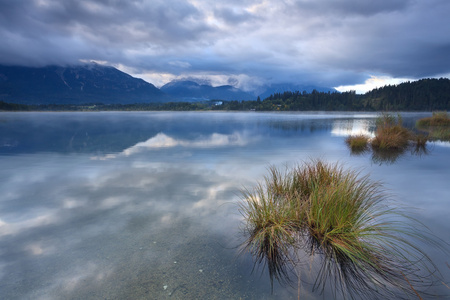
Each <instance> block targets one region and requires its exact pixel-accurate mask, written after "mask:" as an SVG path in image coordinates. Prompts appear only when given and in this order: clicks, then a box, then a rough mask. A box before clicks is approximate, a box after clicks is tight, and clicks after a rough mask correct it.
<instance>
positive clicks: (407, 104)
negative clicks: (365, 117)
mask: <svg viewBox="0 0 450 300" xmlns="http://www.w3.org/2000/svg"><path fill="white" fill-rule="evenodd" d="M363 101H364V102H365V103H366V105H368V106H370V107H372V109H374V110H416V111H434V110H450V80H449V79H448V78H439V79H435V78H425V79H420V80H417V81H412V82H410V81H407V82H403V83H400V84H398V85H387V86H384V87H380V88H377V89H373V90H371V91H370V92H367V93H366V94H364V96H363Z"/></svg>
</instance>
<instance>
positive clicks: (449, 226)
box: [0, 112, 450, 299]
mask: <svg viewBox="0 0 450 300" xmlns="http://www.w3.org/2000/svg"><path fill="white" fill-rule="evenodd" d="M429 115H430V114H427V113H405V114H403V120H404V124H406V125H408V126H413V124H414V122H415V121H416V120H417V119H419V118H421V117H425V116H429ZM377 116H378V115H377V114H376V113H245V112H242V113H231V112H229V113H227V112H101V113H66V112H61V113H5V112H4V113H0V161H1V169H0V186H1V195H0V277H1V281H0V298H1V299H297V288H296V284H294V287H289V286H281V285H278V284H275V285H274V290H273V293H272V292H271V287H270V280H269V277H268V275H267V274H266V273H265V272H263V273H262V274H261V271H262V270H263V268H262V267H259V268H256V269H255V270H254V271H253V272H252V269H253V262H252V259H251V257H249V256H248V255H238V254H239V249H238V246H239V244H240V243H241V242H242V234H241V228H242V221H243V218H242V216H241V215H240V213H239V210H238V203H239V201H240V191H241V190H242V189H243V188H244V187H246V188H251V187H254V186H255V185H256V184H257V182H258V181H261V180H263V177H264V175H266V174H267V168H268V167H269V166H271V165H273V166H277V167H281V168H282V167H283V166H294V165H296V164H298V163H300V162H301V161H308V160H310V159H316V158H320V159H322V160H325V161H328V162H340V163H341V164H342V165H344V166H345V167H346V168H352V169H356V170H359V171H361V172H362V174H369V175H370V178H371V179H373V180H374V181H381V182H383V183H384V187H385V189H386V190H387V191H388V192H389V194H390V195H391V198H392V199H394V200H395V201H397V202H396V203H399V205H401V206H405V207H408V208H410V210H411V213H412V214H413V215H414V216H415V217H416V218H417V219H419V220H420V221H421V222H422V223H423V224H424V226H427V227H428V228H429V229H430V230H431V231H432V232H433V233H434V234H435V235H436V236H438V237H440V238H441V239H442V240H443V241H444V242H446V243H450V222H449V221H448V218H449V215H450V189H449V187H450V186H449V182H450V181H449V178H450V176H449V175H450V144H449V143H448V142H434V143H429V144H428V146H427V151H426V153H414V152H413V151H410V150H408V151H406V152H405V153H402V154H401V155H400V154H399V155H398V156H396V157H389V158H385V157H379V156H376V155H373V153H371V152H367V153H363V154H361V155H354V154H351V153H350V151H349V149H348V148H347V146H346V144H345V138H346V137H347V136H348V135H349V134H356V133H368V134H370V133H371V132H373V130H374V128H375V119H376V117H377ZM421 247H423V248H424V249H425V251H426V252H427V253H428V254H429V255H430V257H431V258H432V259H433V261H434V262H435V263H436V264H437V265H438V266H439V267H440V271H441V272H442V276H443V278H444V279H445V280H446V284H447V285H448V284H449V281H450V280H449V278H450V266H449V263H450V259H449V258H448V257H447V256H446V255H445V254H443V253H442V252H440V251H438V250H436V249H434V248H430V247H428V245H421ZM427 247H428V248H427ZM304 280H305V283H303V292H302V297H306V298H307V299H322V298H323V296H321V295H320V294H319V293H317V292H311V283H312V281H313V279H312V278H304ZM429 292H430V293H438V294H440V295H446V296H450V289H448V288H446V287H445V286H443V285H440V286H438V287H432V288H431V289H430V291H429ZM328 295H329V294H328ZM325 298H327V297H325ZM303 299H304V298H303Z"/></svg>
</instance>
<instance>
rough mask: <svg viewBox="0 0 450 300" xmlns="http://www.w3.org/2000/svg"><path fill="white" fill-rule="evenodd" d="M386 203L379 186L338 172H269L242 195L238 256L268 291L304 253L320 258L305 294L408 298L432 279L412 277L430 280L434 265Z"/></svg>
mask: <svg viewBox="0 0 450 300" xmlns="http://www.w3.org/2000/svg"><path fill="white" fill-rule="evenodd" d="M386 200H387V196H386V195H385V194H384V193H383V191H382V189H381V185H380V184H379V183H377V182H372V181H370V180H369V178H368V176H360V175H359V173H358V172H356V171H353V170H345V169H344V168H342V167H341V166H339V165H338V164H327V163H325V162H322V161H320V160H316V161H312V162H309V163H304V164H303V165H300V166H298V167H295V168H294V169H292V170H286V171H285V172H280V171H279V170H278V169H276V168H274V167H272V168H270V173H269V176H267V177H266V178H265V183H264V184H259V185H258V186H257V187H256V188H255V189H254V190H253V191H248V190H246V191H244V192H243V202H242V203H241V205H240V211H241V213H242V215H243V216H244V218H245V227H244V234H245V235H246V241H245V242H244V243H243V244H242V251H243V252H247V251H248V252H250V253H251V254H252V255H253V257H254V259H255V264H256V263H264V265H267V266H268V271H269V275H270V279H271V283H272V286H273V279H274V278H275V279H277V280H278V281H279V282H281V283H286V282H291V280H290V278H289V275H290V274H291V273H292V270H297V271H298V266H299V264H300V261H299V259H298V258H297V256H296V254H297V253H299V251H304V252H306V253H309V255H310V256H311V259H313V258H315V257H317V255H320V257H321V259H320V261H321V263H320V266H319V268H318V271H317V275H316V280H315V284H314V288H313V289H319V290H320V291H321V292H323V291H324V289H325V287H326V286H332V287H333V288H334V290H335V292H334V293H336V292H341V293H342V295H343V296H344V298H345V297H347V296H350V297H352V298H353V297H354V296H358V297H361V296H363V297H364V298H375V299H378V298H383V297H388V296H390V297H405V298H408V297H411V296H416V295H417V294H418V293H419V292H420V291H419V290H420V287H421V285H422V284H426V283H427V282H428V283H430V282H431V277H432V276H431V275H430V277H427V276H426V275H423V273H420V274H421V275H420V274H419V273H418V272H417V271H418V270H422V271H424V270H429V271H430V274H432V273H433V271H432V270H433V269H434V265H433V263H432V262H431V260H430V259H429V258H428V257H427V255H426V254H425V253H423V252H422V251H421V250H420V249H419V248H418V247H416V246H415V245H414V244H413V243H412V242H411V240H413V239H417V240H419V241H428V239H427V237H426V235H424V234H421V233H420V232H419V230H418V229H416V228H415V227H414V226H408V225H407V224H403V223H400V222H399V217H400V218H406V219H410V218H408V217H407V216H405V215H404V214H403V213H402V212H401V211H400V210H396V209H394V208H392V207H390V206H388V205H387V204H386ZM419 228H420V227H419ZM431 242H432V241H431ZM297 274H299V273H298V272H297ZM427 279H428V280H429V281H426V280H427ZM299 293H300V291H299Z"/></svg>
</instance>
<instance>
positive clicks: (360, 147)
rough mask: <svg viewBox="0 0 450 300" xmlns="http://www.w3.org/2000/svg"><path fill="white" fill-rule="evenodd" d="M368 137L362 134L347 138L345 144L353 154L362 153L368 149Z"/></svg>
mask: <svg viewBox="0 0 450 300" xmlns="http://www.w3.org/2000/svg"><path fill="white" fill-rule="evenodd" d="M369 140H370V137H368V136H367V135H363V134H358V135H352V136H349V137H348V138H347V139H346V140H345V143H346V144H347V145H348V147H349V148H350V149H351V151H352V152H354V153H360V152H364V151H366V150H367V149H368V145H369Z"/></svg>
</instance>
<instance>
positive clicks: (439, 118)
mask: <svg viewBox="0 0 450 300" xmlns="http://www.w3.org/2000/svg"><path fill="white" fill-rule="evenodd" d="M416 125H417V126H418V127H427V126H450V117H449V115H448V113H447V112H446V111H437V112H433V115H432V116H431V117H429V118H423V119H420V120H418V121H417V122H416Z"/></svg>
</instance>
